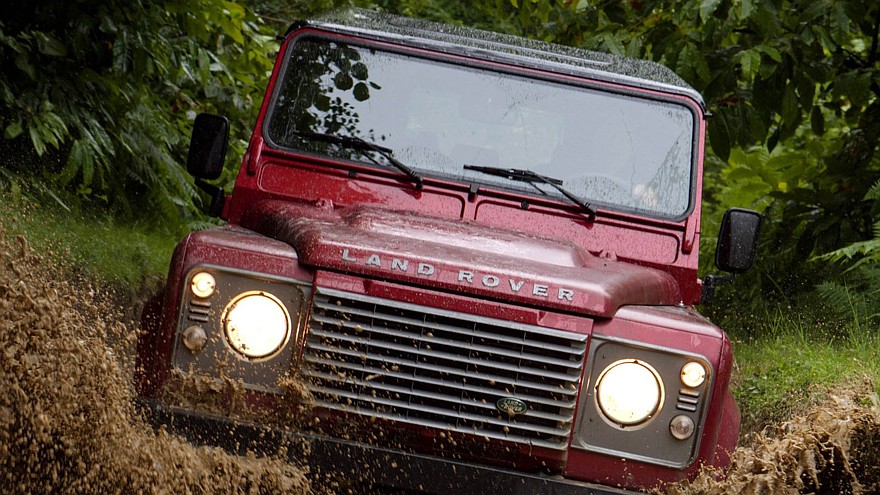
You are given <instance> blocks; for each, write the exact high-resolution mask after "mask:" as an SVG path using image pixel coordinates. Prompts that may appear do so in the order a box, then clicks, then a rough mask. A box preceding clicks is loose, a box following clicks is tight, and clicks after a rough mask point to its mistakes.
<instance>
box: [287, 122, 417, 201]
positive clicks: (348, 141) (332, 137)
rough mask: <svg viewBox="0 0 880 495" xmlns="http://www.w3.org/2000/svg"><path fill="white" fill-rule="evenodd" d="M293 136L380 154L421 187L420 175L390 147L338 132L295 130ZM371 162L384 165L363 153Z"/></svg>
mask: <svg viewBox="0 0 880 495" xmlns="http://www.w3.org/2000/svg"><path fill="white" fill-rule="evenodd" d="M293 134H294V135H295V136H299V137H303V138H306V139H312V140H315V141H323V142H325V143H330V144H335V145H338V146H343V147H345V148H348V149H352V150H356V151H373V152H376V153H379V154H380V155H382V156H383V157H384V158H385V159H386V160H388V163H390V164H391V165H392V166H393V167H394V168H396V169H397V170H400V171H401V172H403V173H405V174H406V175H407V177H409V178H410V179H411V180H412V181H413V182H414V183H415V185H416V189H421V188H422V176H421V175H419V174H418V172H416V171H415V170H413V169H411V168H409V167H408V166H407V165H406V164H405V163H403V162H401V161H400V160H398V159H397V158H394V150H392V149H391V148H386V147H384V146H379V145H378V144H376V143H371V142H369V141H367V140H365V139H361V138H359V137H355V136H342V135H339V134H329V133H322V132H311V131H295V132H294V133H293ZM364 156H366V157H367V158H368V159H369V160H370V161H371V162H373V163H375V164H376V165H381V166H385V164H384V163H382V162H380V161H379V160H376V159H375V158H373V156H372V155H370V154H368V153H364Z"/></svg>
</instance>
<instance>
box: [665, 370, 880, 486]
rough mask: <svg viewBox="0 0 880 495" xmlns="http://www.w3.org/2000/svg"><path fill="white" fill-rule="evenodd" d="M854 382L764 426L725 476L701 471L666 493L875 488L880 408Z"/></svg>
mask: <svg viewBox="0 0 880 495" xmlns="http://www.w3.org/2000/svg"><path fill="white" fill-rule="evenodd" d="M871 388H872V387H871V385H870V383H869V381H867V380H866V382H865V383H863V384H861V385H860V386H858V387H856V386H853V387H852V388H851V389H850V390H847V391H845V392H843V393H841V394H839V395H831V396H830V397H829V398H828V399H827V400H825V401H824V402H823V403H821V404H819V405H817V406H815V407H813V408H811V410H810V411H809V412H808V413H807V414H805V415H803V416H800V417H797V418H794V419H792V420H791V421H788V422H785V423H783V424H782V425H779V426H775V427H768V428H766V429H765V430H764V431H763V432H761V433H758V434H755V435H753V436H752V438H751V439H750V441H749V442H748V443H749V445H748V446H743V447H740V448H739V449H737V450H736V452H734V455H733V459H734V460H733V465H732V467H731V469H730V472H728V473H727V476H726V478H724V479H721V480H719V477H718V473H714V472H711V471H709V472H704V473H702V474H701V475H700V476H699V477H698V478H697V479H696V480H694V482H692V483H684V484H681V485H677V486H670V487H668V488H667V490H666V493H667V494H668V495H688V494H705V495H722V494H786V495H798V494H828V495H832V494H833V495H838V494H853V495H858V494H875V493H880V407H878V401H877V396H876V395H875V394H874V393H872V392H871V391H870V390H871Z"/></svg>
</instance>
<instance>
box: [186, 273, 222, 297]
mask: <svg viewBox="0 0 880 495" xmlns="http://www.w3.org/2000/svg"><path fill="white" fill-rule="evenodd" d="M190 289H191V290H192V293H193V294H194V295H195V296H196V297H201V298H202V299H207V298H209V297H211V296H213V295H214V291H215V290H216V289H217V282H216V281H215V280H214V276H213V275H211V274H210V273H208V272H199V273H196V274H195V275H193V278H192V282H191V284H190Z"/></svg>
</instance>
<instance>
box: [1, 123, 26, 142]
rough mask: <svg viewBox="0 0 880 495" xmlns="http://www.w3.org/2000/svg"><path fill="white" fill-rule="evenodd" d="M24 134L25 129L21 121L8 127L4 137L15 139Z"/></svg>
mask: <svg viewBox="0 0 880 495" xmlns="http://www.w3.org/2000/svg"><path fill="white" fill-rule="evenodd" d="M22 132H24V129H23V128H22V126H21V121H18V122H13V123H11V124H9V125H8V126H6V129H5V130H4V131H3V137H4V138H6V139H15V138H17V137H18V136H20V135H21V133H22Z"/></svg>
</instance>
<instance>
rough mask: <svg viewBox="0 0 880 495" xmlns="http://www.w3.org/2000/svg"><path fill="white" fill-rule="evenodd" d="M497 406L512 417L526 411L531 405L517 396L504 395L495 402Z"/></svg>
mask: <svg viewBox="0 0 880 495" xmlns="http://www.w3.org/2000/svg"><path fill="white" fill-rule="evenodd" d="M495 408H496V409H498V410H499V411H501V412H503V413H507V415H508V416H510V417H511V418H512V417H514V416H517V415H519V414H522V413H524V412H526V409H528V408H529V406H527V405H526V403H525V402H523V401H521V400H519V399H517V398H516V397H502V398H500V399H498V402H496V403H495Z"/></svg>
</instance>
